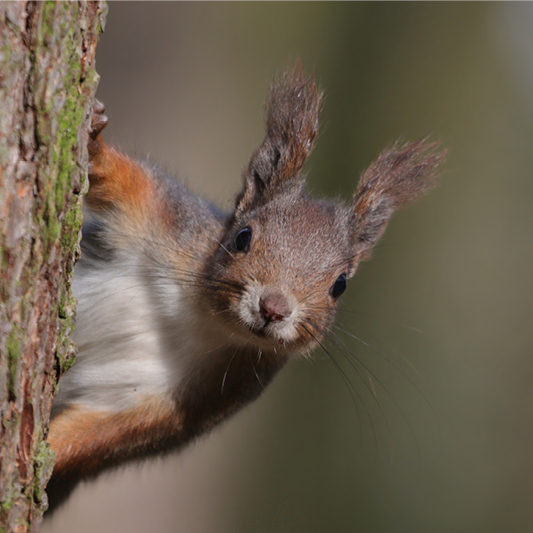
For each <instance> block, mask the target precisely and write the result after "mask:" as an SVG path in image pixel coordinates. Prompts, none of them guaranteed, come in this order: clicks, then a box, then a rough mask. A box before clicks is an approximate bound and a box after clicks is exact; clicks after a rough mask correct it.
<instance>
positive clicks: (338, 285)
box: [329, 274, 346, 298]
mask: <svg viewBox="0 0 533 533" xmlns="http://www.w3.org/2000/svg"><path fill="white" fill-rule="evenodd" d="M345 290H346V274H341V275H340V276H339V277H338V278H337V280H336V281H335V283H334V284H333V285H332V286H331V289H330V290H329V293H330V294H331V296H333V298H338V297H339V296H340V295H341V294H342V293H343V292H344V291H345Z"/></svg>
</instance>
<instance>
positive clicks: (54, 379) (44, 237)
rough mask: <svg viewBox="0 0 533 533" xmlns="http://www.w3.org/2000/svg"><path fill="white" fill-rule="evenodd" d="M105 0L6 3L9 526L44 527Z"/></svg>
mask: <svg viewBox="0 0 533 533" xmlns="http://www.w3.org/2000/svg"><path fill="white" fill-rule="evenodd" d="M104 11H105V4H104V3H103V2H46V3H41V2H2V3H0V14H1V15H0V16H1V19H0V105H1V112H0V261H1V263H0V531H1V532H4V531H5V532H11V531H15V532H24V531H37V529H38V526H39V524H40V522H41V518H42V514H43V512H44V510H45V508H46V495H45V492H44V488H45V485H46V482H47V480H48V478H49V476H50V474H51V470H52V466H53V462H54V459H53V452H52V451H51V450H50V448H49V446H48V444H47V443H46V442H45V440H44V439H45V438H46V435H47V432H48V419H49V415H50V407H51V404H52V400H53V397H54V393H55V390H56V387H57V383H58V379H59V377H60V375H61V373H62V372H64V371H65V370H66V368H67V367H68V366H69V365H70V364H71V363H72V361H73V356H74V347H73V346H72V345H71V343H70V341H69V333H70V331H71V330H72V325H73V319H74V312H75V300H74V299H73V297H72V295H71V292H70V282H71V278H72V270H73V266H74V262H75V260H76V258H77V256H78V253H79V252H78V250H79V234H80V227H81V210H80V200H81V194H82V193H83V192H84V191H85V189H86V188H87V178H86V176H87V150H86V146H87V134H88V126H89V120H90V107H91V99H92V98H93V96H94V93H95V90H96V86H97V82H98V76H97V74H96V71H95V69H94V56H95V48H96V42H97V38H98V34H99V33H100V32H101V30H102V27H103V24H104V16H105V13H104Z"/></svg>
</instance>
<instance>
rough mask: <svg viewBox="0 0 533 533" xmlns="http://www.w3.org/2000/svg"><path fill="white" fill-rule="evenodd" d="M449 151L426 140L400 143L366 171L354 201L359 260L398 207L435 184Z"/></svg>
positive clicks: (353, 214)
mask: <svg viewBox="0 0 533 533" xmlns="http://www.w3.org/2000/svg"><path fill="white" fill-rule="evenodd" d="M447 152H448V151H447V150H443V149H442V148H441V144H440V143H438V142H428V141H427V139H423V140H421V141H418V142H414V143H406V144H403V145H400V143H399V142H397V143H395V144H394V145H393V146H391V147H389V148H386V149H385V150H383V152H381V153H380V154H379V156H378V158H377V159H376V161H374V163H372V164H371V165H370V167H369V168H368V169H367V170H366V171H365V172H364V174H363V175H362V177H361V179H360V180H359V184H358V185H357V190H356V192H355V196H354V199H353V201H352V204H351V209H352V235H353V246H354V252H355V253H356V254H357V256H358V257H359V259H360V260H363V261H364V260H367V259H369V258H370V254H371V252H372V249H373V248H374V246H375V244H376V243H377V241H378V240H379V238H380V237H381V235H382V234H383V232H384V231H385V227H386V226H387V223H388V221H389V219H390V217H391V216H392V214H393V213H394V211H396V209H399V208H401V207H404V206H406V205H408V204H410V203H412V202H414V201H415V200H417V199H418V198H420V197H421V196H422V195H423V194H424V193H425V192H427V191H428V190H429V189H431V188H433V187H434V186H435V185H436V183H437V169H438V167H439V166H440V165H441V164H442V163H443V161H444V159H445V157H446V154H447Z"/></svg>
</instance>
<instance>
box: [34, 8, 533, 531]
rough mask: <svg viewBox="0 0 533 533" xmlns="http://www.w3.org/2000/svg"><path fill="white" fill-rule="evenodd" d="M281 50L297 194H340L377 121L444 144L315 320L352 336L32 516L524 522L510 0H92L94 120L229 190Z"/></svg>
mask: <svg viewBox="0 0 533 533" xmlns="http://www.w3.org/2000/svg"><path fill="white" fill-rule="evenodd" d="M296 58H301V59H302V61H303V64H304V65H305V67H306V69H307V70H308V71H310V72H315V74H316V76H317V78H318V80H319V83H320V85H321V86H322V87H323V88H324V89H325V91H326V94H327V100H326V103H325V106H324V110H323V114H322V133H321V138H320V140H319V143H318V146H317V148H316V150H315V152H314V154H313V156H312V157H311V160H310V161H309V162H308V165H307V170H308V173H309V183H310V187H311V189H312V190H313V191H314V192H315V193H316V194H327V195H331V194H333V195H336V194H341V195H342V196H344V197H346V198H347V197H348V196H349V195H350V194H351V192H352V191H353V190H354V188H355V184H356V181H357V177H358V175H359V174H360V172H361V171H362V170H363V169H364V168H365V167H366V166H367V165H368V164H369V163H370V162H371V161H372V159H373V158H374V157H375V156H376V155H377V153H378V152H379V150H380V149H382V148H383V147H384V146H385V145H387V144H388V143H389V142H390V141H392V140H395V139H397V138H399V137H403V138H406V139H417V138H421V137H424V136H426V135H427V134H432V135H433V136H434V138H438V139H441V140H442V141H443V142H444V143H445V145H446V146H449V147H451V148H452V151H451V154H450V156H449V159H448V163H447V165H446V169H445V173H444V176H443V179H442V183H441V186H440V187H439V188H438V189H437V190H435V191H433V192H432V193H431V194H430V195H429V196H428V197H426V198H425V199H424V200H423V201H422V202H420V203H418V204H417V205H415V206H413V207H411V208H410V209H408V210H406V211H404V212H401V213H399V214H397V215H396V216H395V217H394V218H393V221H392V223H391V225H390V227H389V229H388V230H387V233H386V235H385V237H384V239H383V240H382V242H381V244H380V246H379V248H378V249H377V250H376V252H375V254H374V257H373V259H372V261H371V262H370V263H368V264H365V265H364V266H363V268H361V269H360V271H359V273H358V275H357V276H356V278H354V279H353V280H352V281H351V282H350V286H349V291H348V293H347V295H346V297H345V299H344V303H343V308H344V311H343V312H342V313H341V316H340V317H339V324H340V325H341V327H342V328H344V329H345V330H347V331H348V332H349V333H351V334H353V335H354V336H357V337H358V338H360V339H361V342H359V341H357V340H356V339H355V338H352V337H349V336H347V335H346V334H342V333H341V332H340V331H339V330H335V332H336V334H339V335H341V338H342V339H343V342H344V343H345V344H346V347H347V351H349V355H347V354H346V353H342V352H340V351H337V350H335V349H333V350H332V352H331V354H332V356H333V357H334V358H335V360H336V361H337V364H338V365H339V366H340V367H341V371H339V368H338V367H337V366H336V364H334V363H332V362H331V360H330V359H329V358H328V357H327V356H326V355H324V354H321V353H318V352H317V353H316V356H315V359H314V361H313V362H312V363H309V362H306V361H293V362H291V363H290V364H289V365H288V367H287V368H286V369H285V370H284V371H283V372H282V373H281V375H280V376H279V377H278V378H277V380H276V381H275V383H274V384H273V385H272V386H271V387H270V388H269V390H268V391H267V392H266V393H265V394H264V396H263V397H262V398H261V399H260V400H259V401H257V402H256V403H255V404H254V405H252V406H250V407H248V408H247V409H245V410H244V411H243V412H241V413H240V414H238V415H237V416H235V418H233V419H232V420H231V421H230V422H228V423H226V424H224V425H223V426H222V427H220V428H218V429H217V430H216V431H214V432H213V433H212V434H211V435H209V436H207V437H205V438H203V439H201V440H200V441H199V442H197V443H196V444H195V445H194V446H191V447H189V448H188V449H187V450H186V451H184V452H183V453H181V454H179V455H172V456H169V457H167V458H165V459H159V460H155V461H151V462H150V463H146V464H142V465H133V466H129V467H127V468H124V469H122V470H120V471H118V472H113V473H110V474H106V475H105V476H102V477H101V478H100V479H99V480H97V481H96V482H93V483H88V484H86V485H83V486H81V487H79V489H78V490H77V491H76V492H75V494H74V495H73V497H72V499H71V500H70V501H69V502H68V503H67V504H66V505H65V506H64V507H63V508H62V509H60V510H59V511H58V512H57V513H56V514H55V515H54V516H53V517H52V518H51V519H49V520H47V521H46V522H45V525H44V526H43V529H42V531H43V532H45V533H52V532H54V533H61V532H72V531H75V532H77V533H84V532H95V531H98V532H99V533H107V532H117V531H119V532H131V533H134V532H146V531H151V532H184V533H189V532H190V533H192V532H198V533H230V532H231V533H241V532H242V533H245V532H246V533H247V532H252V533H262V532H280V533H281V532H306V533H307V532H309V533H313V532H320V533H323V532H335V533H337V532H371V533H379V532H387V533H391V532H392V533H395V532H409V533H414V532H416V533H418V532H420V533H426V532H454V533H457V532H468V533H475V532H480V533H481V532H482V533H490V532H494V533H500V532H504V531H505V532H508V531H513V532H526V531H533V499H532V495H533V387H532V381H533V349H532V348H533V324H532V311H531V306H532V302H533V283H532V275H533V268H532V267H533V235H532V229H533V209H532V205H533V150H532V146H533V4H527V3H519V4H515V3H381V2H379V3H318V2H317V3H301V2H296V3H253V4H252V3H203V2H201V3H154V2H151V3H143V2H138V3H137V2H135V3H127V2H124V3H122V2H120V3H118V2H117V3H110V4H109V16H108V19H107V27H106V31H105V34H104V35H103V36H102V39H101V44H100V45H99V48H98V57H97V68H98V71H99V73H100V74H101V78H102V79H101V82H100V88H99V92H98V94H99V97H100V99H101V100H102V101H104V102H105V104H106V106H107V114H108V116H109V118H110V124H109V127H108V129H107V130H106V137H107V139H108V140H111V141H112V142H114V143H115V144H117V145H119V146H121V147H122V148H124V149H126V150H127V151H129V152H133V153H134V152H136V151H137V152H140V153H143V154H146V153H147V154H149V155H151V157H152V158H153V159H155V160H157V161H159V162H161V163H162V164H163V165H164V166H166V167H167V168H168V169H169V170H170V171H172V172H174V173H175V174H176V175H178V176H179V177H180V179H182V180H184V181H185V182H187V183H188V184H189V186H190V188H191V189H192V190H194V191H197V192H198V193H201V194H203V195H205V196H206V197H208V198H209V199H211V200H213V201H214V202H216V203H217V204H218V205H220V206H221V207H224V208H227V209H230V208H231V205H232V198H233V195H234V194H235V192H236V191H237V189H238V187H239V183H240V176H241V172H242V169H243V168H244V165H245V163H246V161H247V158H248V157H249V155H250V154H251V152H252V150H253V148H254V147H255V146H256V145H257V144H258V143H259V142H260V140H261V138H262V135H263V125H262V106H263V100H264V97H265V94H266V90H267V87H268V84H269V80H270V79H271V77H272V75H273V73H275V72H276V71H278V70H279V69H281V68H283V67H284V66H285V65H287V64H291V62H293V61H294V60H295V59H296ZM356 361H359V363H356ZM361 363H362V364H364V365H365V366H366V367H367V368H368V372H371V373H372V375H373V376H372V375H371V376H370V377H366V378H365V377H364V376H363V378H361V377H360V376H359V375H358V374H357V372H356V371H355V369H354V368H353V366H352V365H355V364H361ZM343 374H345V376H343ZM347 380H349V383H347ZM350 383H351V384H352V385H353V389H351V386H350ZM369 389H370V390H372V389H373V390H374V392H375V397H374V395H373V394H372V393H371V392H370V391H369Z"/></svg>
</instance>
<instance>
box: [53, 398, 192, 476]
mask: <svg viewBox="0 0 533 533" xmlns="http://www.w3.org/2000/svg"><path fill="white" fill-rule="evenodd" d="M181 429H182V417H181V416H180V414H179V413H178V412H177V410H176V407H175V406H174V405H172V404H171V403H170V402H163V401H161V400H159V399H150V398H148V399H146V400H145V401H143V403H142V404H140V405H139V406H138V407H136V408H134V409H130V410H127V411H121V412H116V413H114V412H109V411H89V410H87V409H84V408H83V407H81V406H77V405H73V406H72V407H71V408H70V409H67V410H66V411H64V412H62V413H61V414H60V415H58V416H57V417H56V418H54V420H53V421H52V423H51V425H50V433H49V436H48V442H49V443H50V445H51V447H52V449H53V450H54V452H55V454H56V463H55V466H54V476H56V477H60V478H61V477H64V476H65V477H71V476H73V475H74V476H76V477H78V476H79V477H86V476H90V475H94V474H95V473H96V472H98V471H99V470H101V469H102V467H103V466H105V465H106V464H108V463H109V462H113V463H115V464H117V463H119V462H121V460H122V459H123V458H124V457H128V458H131V457H132V456H135V455H142V456H144V455H147V454H148V453H149V452H150V450H151V449H153V448H154V447H156V446H157V443H163V442H166V441H168V440H169V439H170V438H176V436H177V435H179V432H180V430H181Z"/></svg>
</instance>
